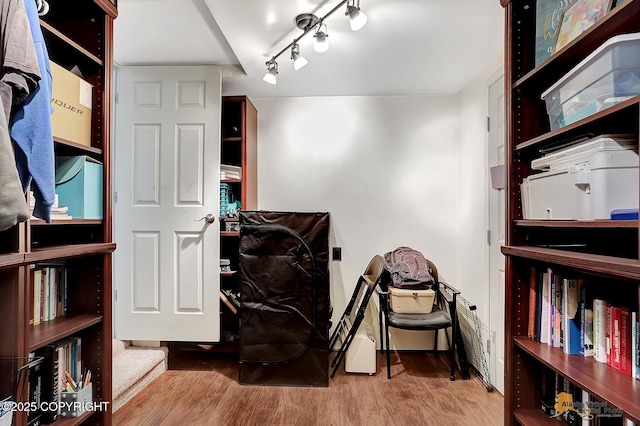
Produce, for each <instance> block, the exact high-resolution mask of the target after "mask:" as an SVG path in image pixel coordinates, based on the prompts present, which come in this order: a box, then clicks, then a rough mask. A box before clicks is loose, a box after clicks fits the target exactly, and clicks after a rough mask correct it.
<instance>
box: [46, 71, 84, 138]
mask: <svg viewBox="0 0 640 426" xmlns="http://www.w3.org/2000/svg"><path fill="white" fill-rule="evenodd" d="M51 73H52V77H53V99H52V100H51V106H52V107H53V114H51V126H52V130H53V136H54V137H56V138H61V139H64V140H67V141H70V142H75V143H79V144H82V145H86V146H91V106H92V98H93V96H92V91H93V86H91V84H89V83H88V82H86V81H84V80H83V79H81V78H80V77H78V76H76V75H75V74H73V73H71V72H70V71H67V70H66V69H64V68H62V67H61V66H60V65H58V64H56V63H55V62H51Z"/></svg>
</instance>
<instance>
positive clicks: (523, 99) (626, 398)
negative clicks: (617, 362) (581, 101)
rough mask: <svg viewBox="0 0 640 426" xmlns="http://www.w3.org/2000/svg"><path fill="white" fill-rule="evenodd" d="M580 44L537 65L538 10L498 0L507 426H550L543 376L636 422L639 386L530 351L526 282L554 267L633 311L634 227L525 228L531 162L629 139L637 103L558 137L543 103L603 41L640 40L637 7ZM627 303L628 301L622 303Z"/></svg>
mask: <svg viewBox="0 0 640 426" xmlns="http://www.w3.org/2000/svg"><path fill="white" fill-rule="evenodd" d="M618 3H620V4H618V5H616V7H615V8H614V9H613V10H611V11H610V12H609V13H608V14H607V15H606V16H605V17H604V18H602V19H601V20H599V21H598V22H597V23H596V24H595V25H593V26H591V27H590V28H589V29H588V30H586V31H585V32H583V33H582V34H581V35H580V36H578V37H577V38H576V39H574V40H573V41H572V42H570V43H569V44H568V45H566V46H565V47H564V48H562V49H561V50H560V51H558V52H556V53H554V54H552V55H551V56H550V57H549V58H548V59H546V60H545V61H543V62H542V63H540V64H539V65H538V66H536V65H535V48H536V46H535V36H536V4H537V3H536V2H530V1H525V0H501V4H502V5H503V6H504V7H505V19H506V21H505V23H506V25H505V100H506V105H505V106H506V111H507V117H506V129H507V134H506V137H507V139H506V150H505V157H506V162H505V163H506V165H507V170H506V181H507V187H506V191H505V193H506V197H507V200H506V204H507V211H506V222H507V229H506V236H505V240H506V241H505V246H504V247H503V248H502V253H503V254H505V256H506V258H505V259H506V260H505V285H506V288H505V304H506V312H505V354H504V355H505V410H504V411H505V425H513V424H518V425H526V426H530V425H552V424H558V423H557V421H558V420H557V419H552V418H550V417H549V416H548V415H547V414H545V413H544V412H543V411H542V409H541V395H542V380H543V379H542V377H541V376H543V375H544V374H542V373H544V372H548V373H550V374H555V375H557V376H558V377H559V378H560V379H561V380H566V381H568V382H569V383H571V384H573V385H574V386H576V387H577V388H578V389H580V390H582V391H586V392H587V393H588V394H589V396H590V398H593V399H595V400H598V401H601V402H603V403H605V404H607V405H608V406H610V407H612V408H617V409H620V410H622V411H623V412H624V416H625V418H627V419H630V420H632V421H635V422H636V423H640V404H638V401H640V380H635V379H633V378H631V377H628V376H626V375H624V374H623V373H621V372H620V371H618V370H616V369H615V368H614V367H612V366H609V365H607V364H606V363H601V362H597V361H595V359H594V358H593V357H583V356H581V355H566V354H565V353H564V352H563V350H562V349H561V348H554V347H552V346H550V345H548V344H546V343H543V344H541V343H538V342H536V341H535V340H534V339H532V338H530V337H529V336H528V334H529V333H530V330H529V328H528V326H529V321H530V317H531V316H532V313H531V312H530V308H531V307H533V306H534V305H535V304H533V303H530V300H529V297H530V294H531V293H530V284H531V280H532V278H531V276H532V275H531V274H532V273H533V272H539V271H540V270H546V268H552V270H553V271H556V270H557V271H561V273H562V275H563V276H565V277H566V276H572V275H575V276H576V277H580V278H586V279H588V280H589V281H590V282H591V283H592V284H591V285H592V289H593V290H594V291H599V292H601V293H603V294H607V295H609V296H611V297H612V298H624V301H625V303H628V304H629V305H628V307H630V308H631V309H638V305H639V304H640V254H639V253H640V244H639V240H638V229H639V221H638V220H624V221H614V220H592V221H590V220H576V221H570V220H550V221H545V220H525V219H523V214H522V206H521V199H520V197H521V193H520V189H521V188H520V184H521V183H522V180H523V179H524V178H525V177H527V176H529V175H531V174H533V173H535V171H533V170H532V169H531V166H530V164H531V161H532V160H534V159H537V158H540V157H541V156H542V155H544V153H545V152H548V151H549V150H553V149H558V148H560V147H562V146H563V145H564V144H565V143H567V142H570V141H575V140H578V139H579V138H590V137H595V136H599V135H612V134H626V135H631V136H632V137H634V138H635V139H636V141H637V139H638V134H639V132H640V96H634V97H632V98H630V99H627V100H625V101H623V102H620V103H619V104H617V105H615V106H612V107H610V108H607V109H604V110H602V111H599V112H597V113H595V114H593V115H590V116H588V117H585V118H583V119H581V120H579V121H577V122H574V123H571V124H569V125H566V126H564V127H561V128H559V129H557V130H550V124H549V119H548V116H547V111H546V107H545V103H544V101H543V100H542V99H541V95H542V93H543V92H545V91H546V90H547V89H548V88H549V87H551V86H552V85H553V84H554V83H555V82H556V81H558V80H559V79H560V78H562V77H563V76H564V75H565V74H567V73H568V72H570V71H571V70H572V69H573V68H574V67H575V66H576V65H577V64H579V63H580V62H581V61H583V60H584V59H585V58H587V57H588V56H589V55H590V54H591V53H592V52H593V51H594V50H596V49H597V48H598V47H599V46H601V45H602V44H603V43H605V42H606V41H607V40H609V39H610V38H612V37H614V36H617V35H621V34H628V33H636V32H640V0H626V1H624V2H618ZM630 294H632V295H634V296H633V297H630V296H629V295H630Z"/></svg>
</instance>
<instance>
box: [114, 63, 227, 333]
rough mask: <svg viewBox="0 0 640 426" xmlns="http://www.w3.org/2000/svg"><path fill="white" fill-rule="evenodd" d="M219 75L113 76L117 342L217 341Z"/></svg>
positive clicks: (198, 69)
mask: <svg viewBox="0 0 640 426" xmlns="http://www.w3.org/2000/svg"><path fill="white" fill-rule="evenodd" d="M220 85H221V75H220V69H219V68H218V67H214V66H131V67H128V66H125V67H120V68H119V70H118V75H117V103H116V132H115V135H116V141H115V144H114V145H115V152H114V157H115V161H114V164H115V166H114V167H115V169H114V176H115V178H114V180H115V182H114V187H115V191H116V192H115V197H114V200H115V206H114V229H115V240H116V243H117V250H116V253H115V255H114V256H115V257H114V259H115V261H114V278H115V279H114V283H115V289H116V293H115V297H116V300H115V334H116V338H118V339H121V340H156V341H157V340H161V341H207V342H213V341H219V340H220V316H219V312H220V311H219V309H220V306H219V305H220V299H219V296H218V291H219V288H220V275H219V260H218V259H219V232H218V231H219V224H218V220H215V221H214V222H213V223H209V222H210V220H207V219H204V220H201V219H202V218H207V216H208V215H210V216H209V218H217V217H219V214H218V210H219V206H220V203H219V169H220V167H219V164H220V106H221V87H220Z"/></svg>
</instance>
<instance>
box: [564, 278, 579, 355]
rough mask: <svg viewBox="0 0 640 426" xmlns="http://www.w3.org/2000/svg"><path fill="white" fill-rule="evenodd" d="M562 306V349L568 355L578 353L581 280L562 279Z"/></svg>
mask: <svg viewBox="0 0 640 426" xmlns="http://www.w3.org/2000/svg"><path fill="white" fill-rule="evenodd" d="M562 284H563V285H562V291H563V294H562V306H563V312H564V324H563V330H564V345H563V347H562V350H563V352H564V353H566V354H569V355H575V354H579V353H580V313H579V304H580V303H579V299H580V294H581V292H580V286H581V285H582V281H581V280H578V279H569V278H566V279H564V280H563V281H562Z"/></svg>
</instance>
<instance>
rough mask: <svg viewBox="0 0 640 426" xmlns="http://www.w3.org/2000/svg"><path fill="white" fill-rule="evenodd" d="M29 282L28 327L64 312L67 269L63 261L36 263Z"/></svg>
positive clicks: (49, 319) (65, 307)
mask: <svg viewBox="0 0 640 426" xmlns="http://www.w3.org/2000/svg"><path fill="white" fill-rule="evenodd" d="M31 283H32V284H31V288H32V296H33V297H32V301H31V303H30V306H29V326H30V327H31V326H37V325H40V324H42V323H43V322H46V321H51V320H53V319H56V318H58V317H60V316H62V315H65V314H66V309H67V303H66V302H67V295H66V292H67V271H66V268H65V265H64V263H63V262H55V263H46V264H44V263H43V264H38V265H36V266H35V269H33V272H32V280H31Z"/></svg>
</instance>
